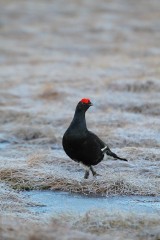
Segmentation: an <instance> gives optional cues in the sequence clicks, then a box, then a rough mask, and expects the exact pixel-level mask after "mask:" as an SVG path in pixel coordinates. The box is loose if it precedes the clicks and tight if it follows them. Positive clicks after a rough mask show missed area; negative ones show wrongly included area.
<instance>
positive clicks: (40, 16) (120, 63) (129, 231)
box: [0, 0, 160, 240]
mask: <svg viewBox="0 0 160 240" xmlns="http://www.w3.org/2000/svg"><path fill="white" fill-rule="evenodd" d="M159 63H160V2H159V0H152V1H151V0H139V1H137V0H112V1H109V0H108V1H106V0H99V1H91V0H86V1H85V0H77V1H73V0H68V1H65V0H55V1H52V0H46V1H42V0H41V1H31V0H29V1H25V0H15V1H11V0H7V1H5V0H0V179H1V183H0V194H1V195H0V204H1V213H0V214H1V218H0V236H1V239H30V240H33V239H34V240H35V239H36V240H38V239H111V238H112V239H126V238H127V239H156V240H158V239H160V230H159V222H160V221H159V220H160V219H159V215H152V216H148V215H138V214H137V215H134V214H132V213H130V214H128V215H126V214H124V213H123V212H122V213H113V214H112V215H110V214H109V213H107V212H103V213H102V212H100V211H99V210H98V209H97V211H95V212H87V213H86V214H84V215H83V216H81V217H79V216H78V215H77V216H70V215H67V214H66V215H65V214H64V215H62V216H53V217H52V220H49V221H48V220H46V219H43V218H42V217H41V216H39V215H34V214H33V213H32V212H30V211H29V210H28V208H27V206H30V205H32V204H33V205H34V204H36V203H31V202H29V200H28V199H25V198H23V197H22V196H21V195H20V193H19V191H20V190H31V189H41V190H42V189H51V190H63V191H69V192H76V193H80V194H88V195H97V194H98V195H100V196H101V195H103V196H107V195H152V196H159V194H160V161H159V160H160V148H159V147H160V134H159V132H160V124H159V123H160V122H159V117H160V104H159V101H160V64H159ZM83 97H89V98H90V99H91V101H92V102H93V103H94V107H93V108H92V109H90V110H89V111H88V112H87V116H86V117H87V125H88V128H89V129H90V130H92V131H94V132H95V133H96V134H98V135H99V136H100V137H101V138H102V139H103V140H104V141H105V142H106V143H107V144H108V145H109V146H110V147H111V149H112V150H114V151H115V152H116V153H117V154H119V155H121V156H122V157H126V158H128V159H129V162H127V163H126V162H121V161H113V160H112V159H109V161H106V162H102V163H100V164H99V165H98V166H96V170H97V172H98V173H100V174H101V176H100V177H97V178H96V179H94V178H92V177H90V179H89V180H83V175H84V173H83V170H82V169H81V167H80V166H79V165H78V164H76V163H74V162H72V161H71V160H70V159H68V157H67V156H66V155H65V153H64V152H63V150H62V146H61V139H62V136H63V133H64V131H65V130H66V128H67V127H68V125H69V123H70V121H71V119H72V116H73V113H74V109H75V106H76V104H77V102H78V101H79V100H80V99H81V98H83Z"/></svg>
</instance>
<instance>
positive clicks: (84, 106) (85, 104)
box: [77, 98, 93, 111]
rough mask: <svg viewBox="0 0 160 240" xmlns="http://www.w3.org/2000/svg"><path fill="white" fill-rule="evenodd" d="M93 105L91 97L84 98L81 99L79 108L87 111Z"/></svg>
mask: <svg viewBox="0 0 160 240" xmlns="http://www.w3.org/2000/svg"><path fill="white" fill-rule="evenodd" d="M91 106H93V104H92V103H91V101H90V99H89V98H82V99H81V101H80V102H79V103H78V105H77V108H78V109H79V110H84V111H87V109H88V108H89V107H91Z"/></svg>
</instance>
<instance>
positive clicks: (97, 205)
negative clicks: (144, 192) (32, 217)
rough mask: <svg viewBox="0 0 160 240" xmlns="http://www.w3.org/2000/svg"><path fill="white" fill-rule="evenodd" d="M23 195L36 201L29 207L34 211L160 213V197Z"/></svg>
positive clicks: (54, 193)
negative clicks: (98, 210) (101, 210)
mask: <svg viewBox="0 0 160 240" xmlns="http://www.w3.org/2000/svg"><path fill="white" fill-rule="evenodd" d="M22 194H23V196H25V198H26V197H28V198H29V200H30V201H31V202H33V203H35V206H32V207H31V206H30V207H29V209H30V210H31V211H32V212H34V213H41V214H42V213H44V214H49V215H50V214H53V213H62V212H73V213H74V212H75V213H84V212H86V211H88V210H91V209H103V210H107V211H114V212H115V211H116V212H120V211H128V212H135V213H137V212H139V213H160V197H144V196H143V197H142V196H115V197H89V196H83V195H78V194H71V193H64V192H54V191H30V192H23V193H22Z"/></svg>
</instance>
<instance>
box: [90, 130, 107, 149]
mask: <svg viewBox="0 0 160 240" xmlns="http://www.w3.org/2000/svg"><path fill="white" fill-rule="evenodd" d="M88 133H89V135H90V137H91V138H92V139H94V141H95V142H97V144H98V145H99V146H100V147H101V148H104V147H105V146H107V145H106V144H105V143H104V142H103V141H102V140H101V139H100V138H99V137H98V136H97V135H96V134H94V133H93V132H91V131H88Z"/></svg>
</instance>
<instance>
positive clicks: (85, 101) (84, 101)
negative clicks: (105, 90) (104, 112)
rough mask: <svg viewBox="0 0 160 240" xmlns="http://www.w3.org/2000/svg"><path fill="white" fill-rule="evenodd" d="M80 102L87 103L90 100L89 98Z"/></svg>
mask: <svg viewBox="0 0 160 240" xmlns="http://www.w3.org/2000/svg"><path fill="white" fill-rule="evenodd" d="M81 102H82V103H89V102H90V99H89V98H82V100H81Z"/></svg>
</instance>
